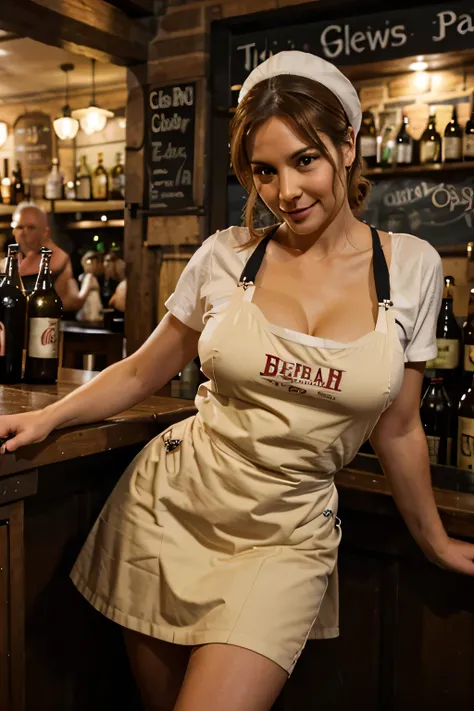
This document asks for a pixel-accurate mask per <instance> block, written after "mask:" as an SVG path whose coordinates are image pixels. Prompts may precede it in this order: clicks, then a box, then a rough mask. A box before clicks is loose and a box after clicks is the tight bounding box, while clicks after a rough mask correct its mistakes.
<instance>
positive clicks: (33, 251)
mask: <svg viewBox="0 0 474 711" xmlns="http://www.w3.org/2000/svg"><path fill="white" fill-rule="evenodd" d="M13 222H14V223H15V227H14V228H13V235H14V237H15V240H16V241H17V243H18V244H19V245H20V250H21V253H22V260H21V263H20V275H21V278H22V280H23V284H24V285H25V289H26V291H28V292H30V291H33V289H34V287H35V284H36V278H37V276H38V272H39V266H40V261H41V252H40V250H41V249H42V248H43V247H46V248H47V249H51V250H52V252H53V253H52V255H51V273H52V277H53V284H54V288H55V290H56V293H57V294H58V296H59V298H60V299H61V301H62V303H63V309H64V311H79V309H81V308H82V307H83V305H84V302H85V301H86V299H87V295H88V293H89V290H90V279H84V280H83V282H82V285H81V290H80V291H79V288H78V286H77V282H76V280H75V279H74V276H73V272H72V266H71V260H70V259H69V255H68V254H66V252H64V251H63V250H62V249H60V248H59V247H58V246H57V245H56V244H54V242H53V241H52V240H51V237H50V229H49V227H48V216H47V214H46V213H45V212H44V210H42V209H41V208H40V207H38V206H37V205H34V204H28V203H25V204H24V205H20V207H19V208H18V210H17V211H16V213H15V214H14V215H13Z"/></svg>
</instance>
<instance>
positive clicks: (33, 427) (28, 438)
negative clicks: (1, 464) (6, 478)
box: [0, 410, 54, 454]
mask: <svg viewBox="0 0 474 711" xmlns="http://www.w3.org/2000/svg"><path fill="white" fill-rule="evenodd" d="M53 429H54V425H53V424H52V423H51V422H50V420H49V418H48V415H47V414H46V413H45V411H44V410H34V411H33V412H24V413H22V414H19V415H3V416H0V440H1V441H2V446H1V447H0V454H5V453H6V452H14V451H15V450H17V449H18V447H24V446H25V445H26V444H33V442H42V441H43V440H44V439H46V437H47V436H48V435H49V433H50V432H51V431H52V430H53ZM4 440H6V441H4Z"/></svg>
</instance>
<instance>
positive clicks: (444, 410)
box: [420, 378, 453, 464]
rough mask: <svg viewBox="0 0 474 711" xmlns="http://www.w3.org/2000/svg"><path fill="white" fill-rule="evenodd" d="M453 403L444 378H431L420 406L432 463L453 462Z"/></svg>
mask: <svg viewBox="0 0 474 711" xmlns="http://www.w3.org/2000/svg"><path fill="white" fill-rule="evenodd" d="M452 411H453V408H452V404H451V401H450V399H449V397H448V394H447V392H446V390H445V389H444V385H443V378H431V380H430V384H429V386H428V389H427V390H426V392H425V394H424V395H423V399H422V401H421V408H420V416H421V422H422V424H423V429H424V430H425V435H426V440H427V443H428V453H429V457H430V462H431V464H451V456H452V455H451V452H452V444H453V417H452Z"/></svg>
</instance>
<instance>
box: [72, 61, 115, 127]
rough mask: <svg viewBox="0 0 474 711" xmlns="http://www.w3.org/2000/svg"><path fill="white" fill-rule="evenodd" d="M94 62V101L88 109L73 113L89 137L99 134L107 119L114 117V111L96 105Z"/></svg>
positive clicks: (93, 62) (93, 64)
mask: <svg viewBox="0 0 474 711" xmlns="http://www.w3.org/2000/svg"><path fill="white" fill-rule="evenodd" d="M91 62H92V99H91V103H90V106H88V107H87V109H76V110H75V111H73V112H72V116H73V117H74V118H76V119H79V121H80V124H81V128H82V130H83V131H84V133H86V134H87V135H88V136H90V135H91V134H92V133H97V132H98V131H102V129H104V128H105V125H106V123H107V119H109V118H112V117H113V115H114V114H113V112H112V111H107V109H101V108H100V107H99V106H97V105H96V101H95V59H92V60H91Z"/></svg>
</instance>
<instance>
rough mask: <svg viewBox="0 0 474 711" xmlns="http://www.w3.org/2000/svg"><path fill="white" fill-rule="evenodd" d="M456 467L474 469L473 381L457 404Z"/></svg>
mask: <svg viewBox="0 0 474 711" xmlns="http://www.w3.org/2000/svg"><path fill="white" fill-rule="evenodd" d="M458 467H459V468H460V469H470V470H471V471H472V470H473V469H474V379H473V382H472V383H471V384H470V385H469V387H468V389H467V390H466V392H465V393H464V394H463V396H462V397H461V400H460V402H459V410H458Z"/></svg>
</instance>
